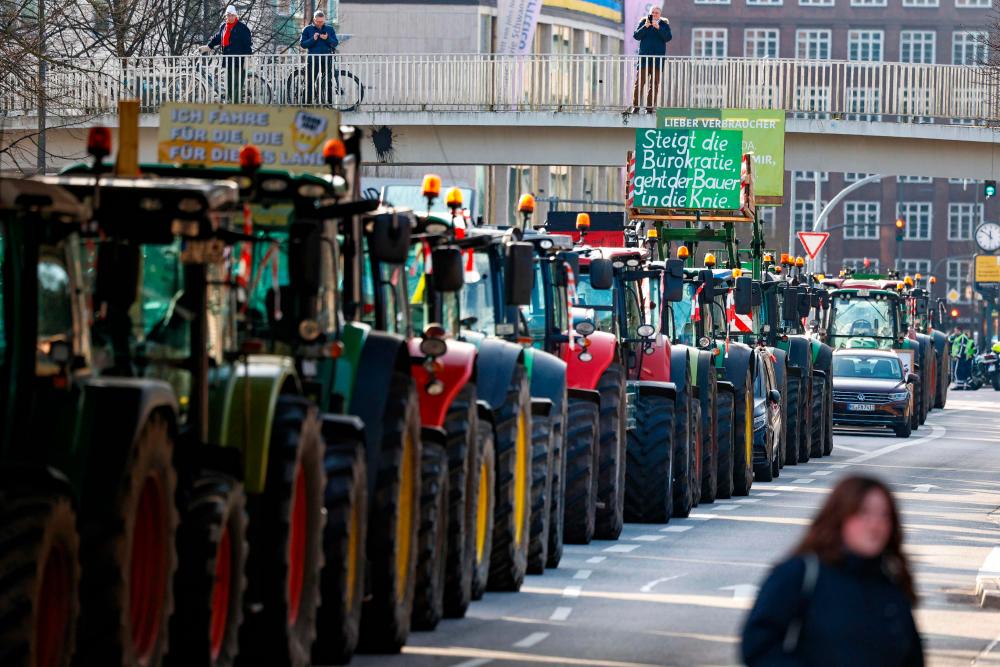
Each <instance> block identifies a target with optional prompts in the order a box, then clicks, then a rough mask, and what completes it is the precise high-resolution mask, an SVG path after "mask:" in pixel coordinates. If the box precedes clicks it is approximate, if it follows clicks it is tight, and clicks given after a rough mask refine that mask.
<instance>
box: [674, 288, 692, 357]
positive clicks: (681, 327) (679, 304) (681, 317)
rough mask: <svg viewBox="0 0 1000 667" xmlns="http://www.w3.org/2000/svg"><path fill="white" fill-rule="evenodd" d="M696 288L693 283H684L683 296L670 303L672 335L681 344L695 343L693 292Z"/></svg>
mask: <svg viewBox="0 0 1000 667" xmlns="http://www.w3.org/2000/svg"><path fill="white" fill-rule="evenodd" d="M697 289H698V287H697V285H695V284H694V283H689V282H685V283H684V298H683V299H681V300H680V301H675V302H673V303H671V304H670V311H671V313H672V314H673V317H674V336H675V338H676V339H677V340H678V341H679V342H680V343H681V344H682V345H692V346H693V345H695V344H696V338H697V329H696V327H695V323H694V320H693V319H692V317H694V294H695V291H696V290H697Z"/></svg>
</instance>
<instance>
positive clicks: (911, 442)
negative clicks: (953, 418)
mask: <svg viewBox="0 0 1000 667" xmlns="http://www.w3.org/2000/svg"><path fill="white" fill-rule="evenodd" d="M944 434H945V428H944V427H943V426H938V425H937V424H931V434H930V435H925V436H924V437H922V438H910V439H907V440H903V441H902V442H897V443H896V444H894V445H886V446H885V447H880V448H879V449H876V450H875V451H873V452H868V453H867V454H862V455H861V456H855V457H854V458H853V459H848V461H847V462H848V463H864V462H865V461H871V460H872V459H877V458H878V457H880V456H885V455H886V454H891V453H893V452H895V451H898V450H900V449H906V448H907V447H914V446H916V445H922V444H924V443H925V442H930V441H932V440H937V439H938V438H940V437H941V436H943V435H944Z"/></svg>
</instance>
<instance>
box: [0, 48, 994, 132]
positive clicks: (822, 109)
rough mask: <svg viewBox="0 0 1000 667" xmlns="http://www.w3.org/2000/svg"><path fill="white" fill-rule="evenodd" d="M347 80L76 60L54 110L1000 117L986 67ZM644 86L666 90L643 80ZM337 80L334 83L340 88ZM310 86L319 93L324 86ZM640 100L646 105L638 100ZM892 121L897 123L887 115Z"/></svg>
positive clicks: (582, 62) (60, 72)
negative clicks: (697, 111)
mask: <svg viewBox="0 0 1000 667" xmlns="http://www.w3.org/2000/svg"><path fill="white" fill-rule="evenodd" d="M323 62H324V67H325V66H326V64H329V63H331V62H332V63H333V64H332V69H333V70H334V76H333V77H330V76H329V72H326V71H325V69H324V68H323V67H320V68H316V69H314V70H311V71H309V70H308V68H307V57H306V56H303V55H297V54H292V55H255V56H249V57H246V58H233V59H230V60H229V61H228V62H227V58H225V57H221V56H208V57H203V56H197V55H195V56H171V57H162V56H155V57H136V58H121V59H118V58H114V59H105V60H81V59H75V60H73V61H72V63H68V64H65V65H60V64H56V63H53V64H52V65H50V66H49V68H48V77H47V83H46V88H47V90H48V93H49V94H48V95H47V106H48V109H49V110H48V113H50V114H54V115H57V116H85V115H88V114H93V115H96V114H101V113H106V112H113V111H114V110H115V109H116V106H117V102H118V100H119V99H122V98H138V99H139V100H140V101H141V104H142V107H143V110H144V111H147V112H153V111H157V110H158V108H159V106H160V105H161V104H162V103H164V102H168V101H180V102H208V103H216V102H218V103H224V102H229V101H244V102H251V103H267V104H287V105H306V106H308V105H323V106H335V107H338V108H341V109H344V110H355V109H356V110H360V111H393V112H412V111H432V112H449V111H454V112H470V111H474V112H484V111H486V112H515V111H525V112H570V113H577V112H621V111H624V110H626V109H629V108H631V107H632V106H633V104H634V103H636V102H637V103H638V106H640V107H643V106H646V104H647V102H649V101H651V102H652V106H667V107H704V108H712V107H738V108H757V109H783V110H785V111H788V112H793V113H800V114H809V115H826V114H836V115H845V116H846V117H851V118H858V119H867V120H878V119H880V118H881V117H883V116H889V117H897V118H909V119H914V118H916V119H962V120H964V121H966V122H982V121H993V120H997V119H998V111H1000V110H998V100H997V99H996V97H997V95H996V93H997V91H996V86H995V85H994V84H993V83H992V82H991V80H990V77H988V76H987V74H986V72H985V71H984V70H982V69H980V68H978V67H974V66H960V65H923V64H910V63H890V62H848V61H831V60H794V59H773V58H767V59H755V58H725V59H705V58H688V57H664V58H656V59H655V60H653V59H651V60H650V63H651V64H648V66H649V67H650V68H654V69H659V70H660V71H661V74H660V82H659V83H660V85H659V86H658V87H655V88H654V91H653V92H654V95H655V98H654V99H653V100H648V99H647V96H646V92H647V91H646V89H645V88H642V89H641V90H639V91H636V90H635V88H634V83H635V80H636V78H637V69H638V67H637V66H638V61H637V58H636V57H634V56H618V55H535V56H500V55H491V54H474V55H462V54H447V55H378V54H371V55H356V54H350V55H338V56H336V57H335V60H334V61H323ZM641 78H642V80H643V81H642V82H641V84H640V85H641V86H645V85H646V84H651V83H654V82H655V79H654V77H652V76H649V77H645V76H644V77H641ZM330 79H332V81H331V82H330V83H326V82H327V81H330ZM310 80H312V81H311V83H312V86H310V85H309V84H310ZM636 92H638V95H635V93H636ZM35 106H36V105H35V104H33V103H32V101H31V100H30V99H29V100H25V99H20V98H16V97H15V98H13V99H6V100H0V114H3V115H8V116H10V115H33V114H34V113H36V112H35V110H34V109H35ZM886 120H888V118H887V119H886Z"/></svg>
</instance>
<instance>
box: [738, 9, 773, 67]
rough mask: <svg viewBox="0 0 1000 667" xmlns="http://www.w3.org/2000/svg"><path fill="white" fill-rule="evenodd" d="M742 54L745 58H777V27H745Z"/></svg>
mask: <svg viewBox="0 0 1000 667" xmlns="http://www.w3.org/2000/svg"><path fill="white" fill-rule="evenodd" d="M748 4H749V3H748ZM743 55H744V56H746V57H747V58H777V57H778V29H777V28H747V29H746V30H744V31H743Z"/></svg>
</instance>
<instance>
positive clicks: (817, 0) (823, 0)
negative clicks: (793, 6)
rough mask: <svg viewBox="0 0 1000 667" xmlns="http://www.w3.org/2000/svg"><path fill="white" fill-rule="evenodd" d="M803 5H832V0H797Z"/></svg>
mask: <svg viewBox="0 0 1000 667" xmlns="http://www.w3.org/2000/svg"><path fill="white" fill-rule="evenodd" d="M799 4H800V5H801V6H803V7H833V0H799Z"/></svg>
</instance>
